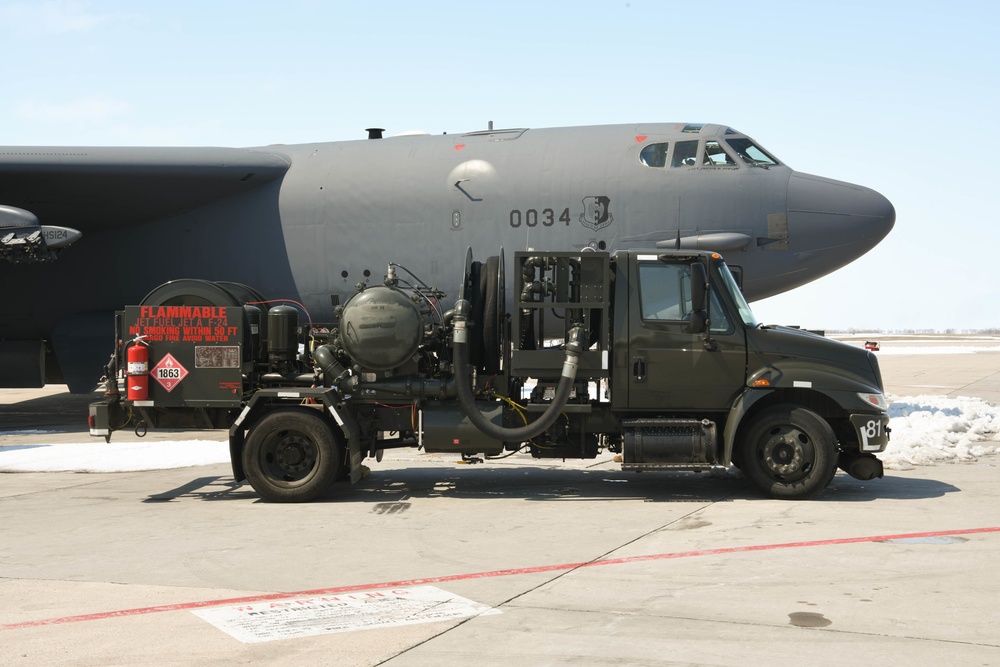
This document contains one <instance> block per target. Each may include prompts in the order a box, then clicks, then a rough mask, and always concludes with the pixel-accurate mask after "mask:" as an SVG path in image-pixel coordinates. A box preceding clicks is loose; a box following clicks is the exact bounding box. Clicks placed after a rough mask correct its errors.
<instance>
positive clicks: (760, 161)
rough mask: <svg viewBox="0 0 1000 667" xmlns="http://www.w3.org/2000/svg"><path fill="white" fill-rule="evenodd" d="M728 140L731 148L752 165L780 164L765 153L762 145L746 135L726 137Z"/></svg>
mask: <svg viewBox="0 0 1000 667" xmlns="http://www.w3.org/2000/svg"><path fill="white" fill-rule="evenodd" d="M726 142H727V143H728V144H729V147H730V148H732V149H733V150H734V151H736V154H737V155H739V156H740V159H741V160H743V161H744V162H746V163H747V164H748V165H750V166H751V167H773V166H775V165H777V164H778V161H777V160H775V159H774V158H773V157H771V156H770V155H768V154H767V153H765V152H764V150H763V149H762V148H761V147H760V146H758V145H757V144H755V143H754V142H752V141H750V140H749V139H747V138H746V137H742V138H738V139H736V138H734V139H726Z"/></svg>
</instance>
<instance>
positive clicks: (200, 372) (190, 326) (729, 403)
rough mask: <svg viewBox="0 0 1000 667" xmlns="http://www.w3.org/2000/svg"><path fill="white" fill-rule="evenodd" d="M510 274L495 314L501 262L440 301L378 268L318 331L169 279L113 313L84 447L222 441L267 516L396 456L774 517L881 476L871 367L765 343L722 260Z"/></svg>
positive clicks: (674, 254)
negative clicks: (603, 479)
mask: <svg viewBox="0 0 1000 667" xmlns="http://www.w3.org/2000/svg"><path fill="white" fill-rule="evenodd" d="M511 274H512V280H511V289H512V291H511V293H510V294H509V298H508V292H507V285H508V283H507V268H506V265H505V259H504V254H503V251H502V249H501V251H500V254H499V255H495V256H492V257H489V258H487V259H486V260H485V261H475V260H474V259H473V255H472V250H471V249H469V251H468V252H467V255H466V261H465V270H464V276H462V277H461V280H460V281H458V282H459V287H458V294H457V298H456V299H453V300H449V299H448V295H447V294H445V293H444V292H442V291H441V290H439V289H438V288H436V287H433V286H430V285H426V284H424V283H422V282H421V281H420V280H419V279H418V278H417V277H416V276H415V275H414V274H413V273H411V272H410V271H409V270H408V269H407V268H405V267H402V266H399V265H396V264H392V263H390V264H388V268H387V271H386V275H385V278H384V280H383V281H382V283H381V284H376V285H366V284H359V285H358V286H357V288H356V293H355V294H354V295H353V296H351V297H350V298H349V299H348V300H347V301H346V302H345V303H343V304H342V305H337V307H336V309H335V311H334V312H335V314H336V316H335V321H333V322H331V323H326V324H317V323H313V322H312V321H311V320H310V319H308V313H305V312H304V308H301V307H298V308H297V307H295V306H293V305H291V304H292V303H294V302H289V301H282V302H277V303H275V302H272V301H268V300H267V299H265V298H264V297H263V296H262V295H261V294H260V293H258V292H257V291H256V290H254V289H253V288H251V287H248V286H246V285H241V284H235V283H215V282H208V281H201V280H177V281H172V282H169V283H166V284H164V285H161V286H160V287H158V288H156V289H154V290H153V291H152V292H150V293H149V294H148V295H147V296H146V298H145V299H143V301H142V303H140V304H139V305H134V306H127V307H125V309H124V310H123V311H120V312H118V313H117V316H116V324H115V328H116V343H115V350H114V353H113V354H112V356H111V360H110V362H109V364H108V367H107V368H106V369H105V372H106V374H105V384H106V392H105V398H104V400H101V401H99V402H96V403H94V404H92V405H91V406H90V414H89V424H90V432H91V434H92V435H96V436H104V437H105V438H106V439H110V437H111V433H112V432H113V431H114V430H116V429H119V428H124V427H126V426H128V425H133V426H134V427H135V429H136V432H137V433H142V432H144V431H145V430H146V429H148V428H199V429H204V428H218V429H229V450H230V456H231V462H232V468H233V475H234V477H235V479H236V480H237V481H242V480H247V481H248V482H249V483H250V485H251V486H252V487H253V489H254V490H255V491H256V492H257V493H258V494H260V495H261V496H262V497H263V498H264V499H266V500H268V501H273V502H302V501H308V500H311V499H314V498H316V497H317V496H320V495H321V494H324V493H326V492H327V491H328V490H330V489H331V487H332V486H333V485H335V484H338V483H347V482H348V480H349V481H350V483H356V482H358V481H359V480H360V479H361V477H362V476H363V474H364V472H365V466H364V461H365V460H366V459H367V458H369V457H374V458H376V459H378V460H381V458H382V454H383V452H384V450H386V449H391V448H397V447H410V448H418V449H422V450H423V451H425V452H443V453H451V454H458V455H461V456H462V457H463V459H466V460H468V461H477V460H482V459H490V458H495V457H502V456H507V455H511V454H512V453H515V452H530V454H531V456H533V457H536V458H563V459H565V458H581V459H593V458H596V457H597V456H598V455H599V454H600V453H601V452H603V451H609V452H611V453H614V454H616V455H617V456H615V460H616V461H620V462H621V467H622V469H623V470H626V471H636V472H647V471H649V472H653V471H701V470H705V469H708V468H711V467H713V466H729V465H735V466H737V467H738V468H739V469H740V470H741V471H742V472H743V474H744V475H745V476H746V477H747V478H748V479H749V480H751V481H752V482H753V484H754V485H755V486H756V487H757V488H759V489H760V490H761V491H762V492H763V493H764V494H765V495H767V496H770V497H774V498H786V499H805V498H811V497H813V496H815V495H816V494H818V493H820V492H821V491H823V490H824V489H825V488H826V487H827V485H828V484H829V483H830V481H831V480H832V479H833V477H834V475H835V473H836V471H837V469H838V467H839V468H841V469H843V470H845V471H846V472H847V473H848V474H850V475H851V476H853V477H856V478H858V479H864V480H867V479H872V478H875V477H882V474H883V470H882V463H881V461H880V460H879V459H878V458H877V457H876V456H875V454H877V453H879V452H882V451H884V450H885V448H886V446H887V444H888V442H889V418H888V415H887V403H886V399H885V397H884V392H883V384H882V377H881V373H880V371H879V365H878V361H877V359H876V358H875V355H874V354H872V353H871V352H869V351H866V350H863V349H860V348H857V347H853V346H850V345H847V344H844V343H840V342H837V341H833V340H830V339H827V338H825V337H823V336H822V335H819V334H817V333H811V332H808V331H803V330H799V329H795V328H788V327H778V326H771V325H762V324H761V323H759V322H758V321H757V320H756V318H755V317H754V315H753V312H752V311H751V309H750V307H749V306H748V305H747V302H746V301H745V299H744V298H743V295H742V293H741V291H740V288H739V285H738V282H737V280H736V279H735V278H734V276H733V273H732V272H731V271H730V269H729V268H728V267H727V265H726V263H725V261H724V260H723V258H722V256H721V255H719V254H718V253H714V252H707V251H689V250H669V251H656V252H655V253H654V252H649V251H618V252H616V253H613V254H611V253H607V252H539V251H525V252H516V253H515V254H514V261H513V267H512V270H511ZM456 278H458V276H456ZM446 304H447V305H446ZM452 304H453V305H452ZM447 306H451V307H447ZM446 307H447V310H445V308H446ZM508 310H509V312H508ZM123 389H124V392H125V393H124V395H123V393H122V390H123Z"/></svg>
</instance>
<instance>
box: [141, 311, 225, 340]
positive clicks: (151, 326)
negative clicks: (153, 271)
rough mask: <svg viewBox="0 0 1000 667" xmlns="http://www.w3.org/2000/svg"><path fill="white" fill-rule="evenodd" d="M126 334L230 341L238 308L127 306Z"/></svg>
mask: <svg viewBox="0 0 1000 667" xmlns="http://www.w3.org/2000/svg"><path fill="white" fill-rule="evenodd" d="M125 311H126V318H127V321H128V333H129V335H130V336H144V337H145V339H146V341H147V342H169V343H179V342H188V343H233V342H236V341H237V340H238V336H239V330H240V328H239V326H238V324H239V317H238V315H239V309H237V308H223V307H218V306H130V307H128V308H126V309H125Z"/></svg>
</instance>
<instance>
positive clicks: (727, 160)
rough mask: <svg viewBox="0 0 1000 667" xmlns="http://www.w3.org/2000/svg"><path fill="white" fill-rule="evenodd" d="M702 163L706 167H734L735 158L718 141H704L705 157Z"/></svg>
mask: <svg viewBox="0 0 1000 667" xmlns="http://www.w3.org/2000/svg"><path fill="white" fill-rule="evenodd" d="M702 164H704V165H705V166H707V167H735V166H736V160H734V159H733V158H732V156H730V155H729V153H727V152H726V151H725V149H724V148H723V147H722V144H720V143H719V142H718V141H706V142H705V158H704V160H702Z"/></svg>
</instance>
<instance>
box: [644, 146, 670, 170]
mask: <svg viewBox="0 0 1000 667" xmlns="http://www.w3.org/2000/svg"><path fill="white" fill-rule="evenodd" d="M669 148H670V144H669V143H662V144H649V145H648V146H644V147H643V149H642V152H640V153H639V162H641V163H643V164H644V165H646V166H647V167H655V168H662V167H666V166H667V149H669Z"/></svg>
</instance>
